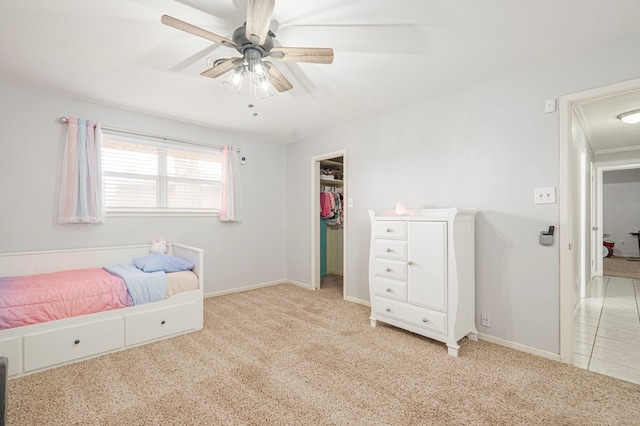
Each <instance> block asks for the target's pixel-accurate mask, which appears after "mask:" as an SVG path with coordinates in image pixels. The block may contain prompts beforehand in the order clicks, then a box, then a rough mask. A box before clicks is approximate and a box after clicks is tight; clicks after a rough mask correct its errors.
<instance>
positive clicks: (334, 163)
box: [320, 160, 343, 169]
mask: <svg viewBox="0 0 640 426" xmlns="http://www.w3.org/2000/svg"><path fill="white" fill-rule="evenodd" d="M320 166H331V167H339V168H341V169H342V166H343V164H342V163H341V162H339V161H335V160H320Z"/></svg>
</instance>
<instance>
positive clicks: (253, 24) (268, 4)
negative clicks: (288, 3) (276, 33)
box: [246, 0, 276, 45]
mask: <svg viewBox="0 0 640 426" xmlns="http://www.w3.org/2000/svg"><path fill="white" fill-rule="evenodd" d="M275 4H276V2H275V0H249V1H248V3H247V31H246V36H247V39H248V40H250V41H252V42H253V43H255V44H258V45H262V44H264V42H265V40H266V39H267V34H268V33H269V25H270V24H271V14H272V13H273V8H274V7H275Z"/></svg>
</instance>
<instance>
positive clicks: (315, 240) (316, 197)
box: [310, 149, 349, 299]
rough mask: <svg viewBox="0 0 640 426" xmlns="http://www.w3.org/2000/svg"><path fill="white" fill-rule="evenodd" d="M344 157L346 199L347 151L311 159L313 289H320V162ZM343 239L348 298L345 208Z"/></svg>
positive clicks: (343, 276)
mask: <svg viewBox="0 0 640 426" xmlns="http://www.w3.org/2000/svg"><path fill="white" fill-rule="evenodd" d="M335 157H342V193H343V195H344V196H345V197H346V195H347V194H348V192H347V181H348V180H347V174H348V171H347V150H346V149H341V150H338V151H333V152H328V153H325V154H319V155H314V156H313V157H311V191H310V192H311V287H312V288H313V289H314V290H319V289H320V281H321V277H320V250H319V248H320V161H322V160H329V159H331V158H335ZM342 211H343V222H342V229H343V237H342V252H343V253H342V298H343V299H344V298H346V295H347V285H348V282H347V281H348V280H347V277H348V274H347V268H348V266H347V265H348V263H347V240H348V239H347V230H348V226H347V224H348V220H349V219H348V216H349V215H348V209H347V208H346V206H345V208H343V210H342Z"/></svg>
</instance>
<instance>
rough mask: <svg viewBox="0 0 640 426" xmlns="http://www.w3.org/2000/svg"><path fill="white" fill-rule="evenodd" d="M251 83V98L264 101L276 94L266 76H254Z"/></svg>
mask: <svg viewBox="0 0 640 426" xmlns="http://www.w3.org/2000/svg"><path fill="white" fill-rule="evenodd" d="M252 83H253V84H252V92H253V96H254V97H256V98H262V99H264V98H268V97H271V96H273V95H275V94H276V89H275V87H273V84H271V82H270V81H269V78H268V77H267V75H266V74H265V75H262V76H256V75H255V74H254V79H253V80H252Z"/></svg>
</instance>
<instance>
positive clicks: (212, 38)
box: [160, 15, 236, 49]
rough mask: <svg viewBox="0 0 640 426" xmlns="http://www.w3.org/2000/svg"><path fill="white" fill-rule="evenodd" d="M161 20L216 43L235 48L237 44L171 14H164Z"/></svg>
mask: <svg viewBox="0 0 640 426" xmlns="http://www.w3.org/2000/svg"><path fill="white" fill-rule="evenodd" d="M160 22H162V23H163V24H165V25H168V26H170V27H173V28H176V29H178V30H180V31H184V32H187V33H189V34H193V35H196V36H198V37H202V38H204V39H206V40H209V41H213V42H216V43H221V44H223V45H225V46H229V47H233V48H234V49H235V47H236V44H235V43H234V42H233V41H231V40H229V39H228V38H226V37H222V36H220V35H218V34H215V33H212V32H211V31H207V30H205V29H202V28H200V27H196V26H195V25H191V24H189V23H187V22H184V21H181V20H179V19H176V18H174V17H172V16H169V15H162V18H161V19H160Z"/></svg>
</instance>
